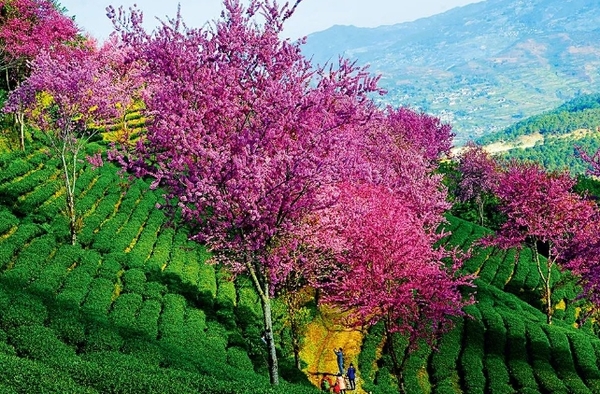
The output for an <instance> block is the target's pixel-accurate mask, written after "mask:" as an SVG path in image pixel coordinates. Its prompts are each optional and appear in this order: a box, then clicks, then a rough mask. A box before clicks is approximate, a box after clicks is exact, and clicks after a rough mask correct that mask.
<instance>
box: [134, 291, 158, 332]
mask: <svg viewBox="0 0 600 394" xmlns="http://www.w3.org/2000/svg"><path fill="white" fill-rule="evenodd" d="M161 310H162V306H161V303H160V302H159V301H157V300H146V301H144V302H143V304H142V306H141V308H140V311H139V313H138V316H137V321H136V324H135V327H136V330H137V331H139V332H140V333H141V334H142V335H143V336H145V337H147V338H150V339H156V337H157V336H158V320H159V318H160V312H161Z"/></svg>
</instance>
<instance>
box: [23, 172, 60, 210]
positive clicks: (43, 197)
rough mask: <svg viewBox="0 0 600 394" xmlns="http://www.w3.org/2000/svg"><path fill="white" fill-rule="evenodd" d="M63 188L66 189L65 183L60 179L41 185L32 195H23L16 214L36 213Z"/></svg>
mask: <svg viewBox="0 0 600 394" xmlns="http://www.w3.org/2000/svg"><path fill="white" fill-rule="evenodd" d="M61 188H64V182H63V181H62V180H61V179H60V178H59V179H53V180H49V181H47V182H45V183H43V184H41V185H39V186H38V187H36V188H35V189H34V190H33V191H31V192H30V193H27V194H23V195H21V196H20V197H19V198H18V203H17V206H16V212H19V213H21V214H23V215H26V214H30V213H32V212H35V211H36V210H37V209H38V208H39V207H41V206H42V205H43V204H44V203H45V202H46V201H48V200H49V199H50V198H51V197H52V196H53V195H54V194H55V193H56V192H57V191H59V190H60V189H61ZM44 212H45V211H44Z"/></svg>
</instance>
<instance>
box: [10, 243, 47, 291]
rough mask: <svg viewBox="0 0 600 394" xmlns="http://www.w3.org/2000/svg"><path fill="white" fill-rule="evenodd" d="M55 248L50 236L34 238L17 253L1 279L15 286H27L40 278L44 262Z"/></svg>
mask: <svg viewBox="0 0 600 394" xmlns="http://www.w3.org/2000/svg"><path fill="white" fill-rule="evenodd" d="M12 238H13V237H11V239H12ZM55 248H56V241H55V239H54V236H52V235H49V234H45V235H42V236H40V237H38V238H34V239H33V240H32V241H31V242H30V243H29V244H28V245H27V246H25V247H23V249H21V250H20V251H19V253H18V255H17V256H16V259H15V261H14V264H13V266H12V268H11V269H8V270H7V271H5V272H4V278H3V279H4V280H5V281H6V282H7V283H10V284H13V285H15V286H22V287H25V286H27V285H29V283H30V282H31V281H33V280H35V279H37V278H38V277H39V276H40V274H41V271H42V268H43V267H44V264H45V262H46V260H47V259H48V257H49V256H50V254H51V253H52V252H53V251H54V249H55Z"/></svg>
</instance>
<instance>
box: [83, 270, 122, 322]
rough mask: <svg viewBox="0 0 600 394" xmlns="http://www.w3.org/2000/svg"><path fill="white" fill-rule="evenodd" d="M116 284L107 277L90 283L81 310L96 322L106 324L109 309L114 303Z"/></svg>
mask: <svg viewBox="0 0 600 394" xmlns="http://www.w3.org/2000/svg"><path fill="white" fill-rule="evenodd" d="M114 288H115V284H114V282H113V281H110V280H108V279H105V278H96V279H94V280H93V281H92V283H90V291H89V292H88V294H87V296H86V298H85V301H84V303H83V305H82V306H81V311H82V313H83V314H85V316H86V317H87V318H89V319H91V320H93V321H94V322H97V323H100V324H106V323H107V322H108V317H107V314H108V310H109V309H110V307H111V304H112V297H113V291H114Z"/></svg>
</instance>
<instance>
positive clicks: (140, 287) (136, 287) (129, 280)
mask: <svg viewBox="0 0 600 394" xmlns="http://www.w3.org/2000/svg"><path fill="white" fill-rule="evenodd" d="M121 279H122V280H123V292H126V293H138V294H144V286H145V285H146V274H145V273H144V271H142V270H141V269H138V268H133V269H129V270H127V271H125V272H123V276H122V277H121Z"/></svg>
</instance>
